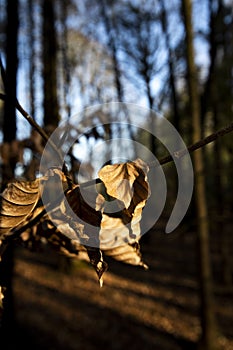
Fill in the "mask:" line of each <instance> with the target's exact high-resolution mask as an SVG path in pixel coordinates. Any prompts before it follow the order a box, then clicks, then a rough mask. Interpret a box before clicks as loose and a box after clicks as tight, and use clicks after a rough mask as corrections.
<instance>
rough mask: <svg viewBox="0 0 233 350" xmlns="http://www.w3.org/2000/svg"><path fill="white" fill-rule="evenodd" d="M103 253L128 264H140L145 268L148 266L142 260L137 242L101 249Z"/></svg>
mask: <svg viewBox="0 0 233 350" xmlns="http://www.w3.org/2000/svg"><path fill="white" fill-rule="evenodd" d="M103 253H104V255H106V256H110V257H111V258H113V259H115V260H117V261H120V262H123V263H125V264H129V265H135V266H142V267H143V268H144V269H145V270H147V269H148V266H147V265H146V264H145V263H144V262H143V260H142V254H141V251H140V245H139V242H137V241H135V242H134V243H128V244H124V245H122V246H119V247H115V248H112V249H111V248H110V249H105V250H103Z"/></svg>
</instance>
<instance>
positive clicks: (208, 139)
mask: <svg viewBox="0 0 233 350" xmlns="http://www.w3.org/2000/svg"><path fill="white" fill-rule="evenodd" d="M232 131H233V122H232V123H231V124H229V125H228V126H226V127H224V128H222V129H220V130H218V131H216V132H214V133H213V134H210V135H209V136H207V137H205V138H204V139H202V140H199V141H197V142H195V143H194V144H192V145H190V146H188V147H187V148H186V149H182V150H179V151H176V152H174V153H173V154H169V155H168V156H166V157H164V158H162V159H160V160H159V164H160V165H165V164H167V163H170V162H173V161H174V158H178V159H179V158H182V157H184V156H185V155H186V154H187V153H192V152H194V151H196V150H197V149H199V148H202V147H204V146H205V145H207V144H208V143H211V142H213V141H215V140H217V139H218V138H219V137H221V136H224V135H226V134H229V133H230V132H232ZM156 166H158V163H157V162H151V163H149V167H150V168H152V167H156ZM100 182H101V180H100V179H94V180H90V181H87V182H84V183H82V184H81V185H80V186H81V187H83V188H85V187H89V186H92V185H95V184H98V183H100Z"/></svg>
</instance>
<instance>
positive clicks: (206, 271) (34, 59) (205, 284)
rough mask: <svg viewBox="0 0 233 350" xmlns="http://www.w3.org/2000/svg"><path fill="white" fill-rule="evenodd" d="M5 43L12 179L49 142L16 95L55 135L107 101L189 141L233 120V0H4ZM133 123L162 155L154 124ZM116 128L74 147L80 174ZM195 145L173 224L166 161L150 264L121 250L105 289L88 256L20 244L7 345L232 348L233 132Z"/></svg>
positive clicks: (33, 166) (0, 111)
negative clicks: (133, 108)
mask: <svg viewBox="0 0 233 350" xmlns="http://www.w3.org/2000/svg"><path fill="white" fill-rule="evenodd" d="M191 5H192V6H191ZM191 19H192V21H191ZM0 45H1V58H2V62H3V65H4V66H5V75H6V78H5V79H4V77H3V76H2V78H3V79H2V81H1V92H2V93H4V94H5V100H4V101H3V100H2V101H0V128H1V130H0V141H1V158H0V161H1V164H0V165H1V188H2V190H3V189H4V188H5V186H6V184H7V183H8V182H9V181H12V180H13V179H15V178H19V179H27V180H33V179H34V178H35V177H36V176H37V175H38V166H39V160H40V156H41V153H42V152H43V147H44V142H43V140H42V139H41V137H40V136H39V135H38V133H37V132H36V131H35V130H33V129H32V128H31V127H30V126H29V124H28V123H27V121H25V120H24V119H23V118H22V116H21V115H20V114H19V113H18V112H16V109H15V100H16V97H17V98H18V99H19V101H20V102H21V103H22V105H23V107H24V108H25V109H26V110H27V111H28V113H29V114H30V115H31V116H33V118H34V119H35V120H36V121H37V123H38V124H39V125H41V126H42V127H43V128H44V130H45V131H46V132H47V133H48V134H49V133H50V132H52V131H53V130H54V129H55V128H56V127H57V126H58V125H59V123H60V122H61V121H64V120H68V119H69V118H70V117H71V116H72V115H74V114H76V113H77V111H79V110H82V109H83V108H86V107H89V106H92V105H94V104H99V103H106V102H111V101H122V102H128V103H137V104H139V105H142V106H145V107H148V108H150V109H152V110H155V111H159V112H160V113H162V114H163V115H164V116H165V117H166V118H168V120H169V121H171V123H172V124H173V125H174V126H175V128H176V129H177V130H178V131H179V133H180V135H181V136H182V138H183V139H184V141H185V142H186V144H187V145H189V144H192V143H193V142H196V141H198V140H199V139H201V138H203V137H205V136H207V135H209V134H211V133H212V132H214V131H217V130H218V129H220V128H222V127H224V126H227V125H228V124H229V123H230V122H232V120H233V105H232V101H233V98H232V97H233V5H232V1H230V0H229V1H227V0H225V1H223V0H204V1H200V0H194V1H189V0H183V1H181V0H172V1H167V0H154V1H153V0H148V1H137V0H134V1H133V0H132V1H130V0H120V1H114V0H111V1H104V0H101V1H95V0H92V1H89V0H85V1H78V0H76V1H75V0H73V1H72V0H69V1H60V0H56V1H55V0H41V1H36V0H34V1H33V0H21V1H20V0H8V1H6V0H5V1H4V0H1V2H0ZM4 80H5V82H4ZM150 122H151V121H150V120H143V121H142V127H143V125H145V126H148V125H150ZM127 132H128V133H131V136H132V137H137V138H139V140H140V142H141V143H143V144H145V145H146V146H147V147H149V148H150V149H151V151H152V152H154V153H155V154H156V156H157V157H158V158H161V157H163V156H164V155H166V154H165V151H164V149H161V147H160V146H159V145H157V144H156V142H155V140H154V139H153V138H152V137H150V135H148V134H137V135H135V134H134V131H133V130H127ZM113 133H114V130H112V129H111V124H109V126H108V127H106V128H102V129H101V128H100V129H96V128H94V129H93V128H92V129H90V130H89V132H87V133H85V134H84V135H83V136H82V140H81V143H82V144H83V145H85V147H84V148H85V150H86V151H85V154H81V153H80V149H79V148H77V149H78V150H79V153H78V152H77V149H76V152H75V150H74V149H72V150H71V151H70V153H69V155H68V157H67V163H68V166H69V170H70V172H71V174H72V176H73V177H74V179H75V178H76V176H77V172H78V169H79V166H80V163H81V162H84V163H85V165H86V169H89V170H87V172H88V171H89V173H91V172H90V169H92V168H93V162H94V161H95V153H94V152H93V149H94V147H95V144H97V142H98V141H99V140H103V139H108V138H111V136H112V135H113ZM106 152H109V150H106ZM192 157H193V164H194V171H195V191H194V196H193V200H192V203H191V205H190V208H189V210H188V213H187V214H186V216H185V218H184V220H183V221H182V223H181V224H180V226H179V227H178V228H177V229H176V230H175V232H174V233H172V234H171V235H169V236H166V235H164V227H165V225H166V220H167V218H168V216H169V213H170V209H171V207H172V204H173V203H174V201H175V198H176V174H175V169H174V167H173V165H172V164H170V165H166V166H165V167H164V171H165V173H166V177H167V185H168V195H167V202H166V206H165V209H164V211H163V214H162V216H161V218H160V219H159V221H158V222H157V223H156V224H155V226H154V227H153V228H152V229H151V231H150V232H149V233H147V234H146V235H145V237H143V238H142V242H141V246H142V251H143V254H144V258H145V260H146V262H147V263H148V265H149V267H150V269H149V271H147V272H145V271H141V270H140V269H138V268H134V267H131V266H125V265H123V264H120V263H117V262H112V263H111V264H112V265H111V268H110V269H109V271H108V272H107V273H106V275H107V276H106V282H105V283H106V285H104V287H103V289H101V290H100V289H99V287H98V283H96V278H95V275H94V272H93V271H92V270H91V269H89V266H88V265H85V264H84V263H80V262H73V261H70V259H68V260H67V258H61V257H59V256H58V255H57V254H54V253H53V252H51V251H50V250H48V248H47V247H44V248H43V249H42V248H41V251H40V252H38V251H36V252H30V251H28V250H24V249H22V248H20V247H16V248H15V249H14V257H13V258H12V257H9V261H10V262H11V263H12V262H13V263H14V264H13V265H12V264H11V265H10V267H9V266H7V269H9V270H8V271H10V276H11V277H12V278H11V283H12V291H13V296H14V305H13V306H14V308H13V307H12V310H10V315H11V317H10V321H9V320H8V323H9V324H10V326H9V327H8V330H9V332H10V333H8V332H6V333H5V334H7V336H6V337H4V338H6V344H5V343H4V344H5V345H4V346H5V348H6V349H7V348H9V349H14V348H16V346H18V344H20V343H22V344H23V345H24V346H25V347H27V346H28V348H31V347H33V348H34V349H36V348H38V349H42V348H43V349H44V348H45V349H55V348H56V349H87V350H89V349H97V348H99V346H101V345H102V347H106V348H108V349H125V348H126V347H128V346H130V347H131V348H132V349H139V348H145V349H158V350H160V349H166V350H167V349H186V348H187V349H191V348H192V347H193V348H195V347H196V345H197V344H199V345H200V344H201V345H200V346H202V348H203V349H205V350H210V349H227V350H230V349H231V348H232V349H233V330H232V324H233V305H232V297H233V259H232V253H233V238H232V228H233V226H232V208H233V195H232V193H233V183H232V177H233V139H232V134H229V135H226V136H224V137H222V138H220V139H218V140H217V141H215V142H213V143H211V144H210V145H208V146H206V147H204V148H203V149H202V150H200V151H196V152H194V153H193V155H192ZM84 175H85V174H84ZM8 254H9V255H10V254H12V251H10V252H8ZM13 319H14V323H13ZM0 341H1V340H0Z"/></svg>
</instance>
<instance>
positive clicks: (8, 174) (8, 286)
mask: <svg viewBox="0 0 233 350" xmlns="http://www.w3.org/2000/svg"><path fill="white" fill-rule="evenodd" d="M17 35H18V1H17V0H8V1H7V26H6V73H5V77H3V80H4V87H5V94H6V100H5V104H4V121H3V141H4V147H3V148H4V150H5V151H6V153H5V154H4V159H3V165H2V184H1V190H3V189H4V187H5V186H6V184H7V183H8V182H9V181H11V180H13V179H14V171H15V165H16V153H17V152H12V151H13V149H14V145H15V139H16V110H15V101H16V87H17V84H16V81H17V67H18V55H17V38H18V36H17ZM0 209H1V208H0ZM1 258H2V260H1V259H0V286H1V291H0V293H3V295H4V299H3V310H2V312H1V318H2V319H1V343H3V342H4V340H5V339H6V338H7V335H9V334H10V332H12V326H13V324H14V307H13V305H14V303H13V301H14V300H13V295H12V275H13V265H14V260H13V247H11V246H8V247H7V249H6V250H5V252H4V253H3V255H2V257H1ZM3 339H4V340H3Z"/></svg>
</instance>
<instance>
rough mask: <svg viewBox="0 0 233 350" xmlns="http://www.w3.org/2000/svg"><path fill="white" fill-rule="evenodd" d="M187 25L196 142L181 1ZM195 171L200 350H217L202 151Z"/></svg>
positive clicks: (196, 132)
mask: <svg viewBox="0 0 233 350" xmlns="http://www.w3.org/2000/svg"><path fill="white" fill-rule="evenodd" d="M182 6H183V15H184V24H185V30H186V56H187V73H188V89H189V96H190V110H191V116H192V125H193V142H196V141H197V140H199V139H200V138H201V123H200V106H199V96H198V84H197V72H196V67H195V62H194V47H193V29H192V19H191V18H192V4H191V0H182ZM193 161H194V170H195V203H196V212H197V222H198V230H197V240H198V259H199V273H200V275H199V278H200V307H201V310H200V311H201V315H200V316H201V327H202V337H201V340H200V343H199V345H200V349H203V350H204V349H205V350H213V349H217V348H218V346H217V343H218V334H217V331H216V330H217V327H216V320H215V312H214V302H213V286H212V272H211V257H210V246H209V223H208V213H207V204H206V195H205V182H204V164H203V154H202V149H199V150H197V151H196V152H194V155H193Z"/></svg>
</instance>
